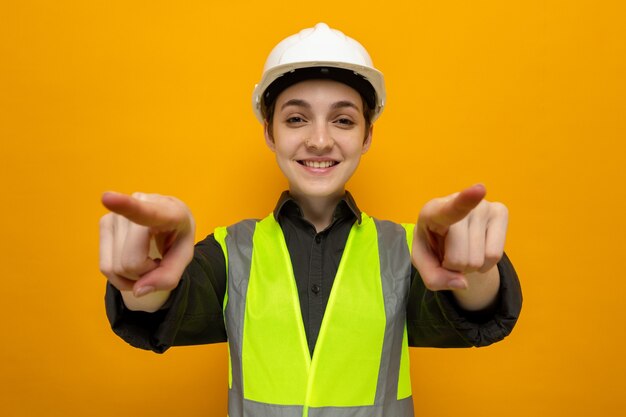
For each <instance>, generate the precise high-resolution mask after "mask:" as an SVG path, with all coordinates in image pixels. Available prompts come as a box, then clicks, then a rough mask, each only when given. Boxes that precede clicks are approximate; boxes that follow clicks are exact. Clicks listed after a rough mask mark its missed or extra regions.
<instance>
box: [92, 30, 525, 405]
mask: <svg viewBox="0 0 626 417" xmlns="http://www.w3.org/2000/svg"><path fill="white" fill-rule="evenodd" d="M384 103H385V89H384V81H383V76H382V74H381V73H380V72H378V71H377V70H376V69H375V68H374V67H373V65H372V62H371V59H370V57H369V55H368V54H367V52H366V51H365V49H364V48H363V47H362V46H361V45H360V44H359V43H357V42H356V41H355V40H353V39H351V38H348V37H346V36H345V35H344V34H342V33H341V32H339V31H337V30H333V29H330V28H329V27H328V26H327V25H325V24H322V23H320V24H318V25H316V26H315V27H314V28H311V29H305V30H303V31H301V32H300V33H298V34H296V35H293V36H290V37H289V38H287V39H285V40H283V41H282V42H281V43H279V44H278V45H277V46H276V47H275V48H274V50H273V51H272V53H271V54H270V56H269V58H268V60H267V62H266V65H265V70H264V74H263V77H262V80H261V82H260V83H259V84H258V85H257V86H256V88H255V91H254V96H253V106H254V111H255V113H256V115H257V117H258V118H259V120H260V121H262V123H263V124H264V132H265V140H266V143H267V146H268V147H269V149H270V150H271V151H272V152H274V153H275V155H276V161H277V163H278V165H279V167H280V169H281V170H282V172H283V174H284V175H285V177H286V178H287V180H288V182H289V191H286V192H284V193H283V194H282V195H281V196H280V198H279V200H278V203H277V205H276V208H275V210H274V212H273V213H272V214H271V215H270V216H268V217H267V218H265V219H262V220H245V221H242V222H240V223H237V224H235V225H233V226H230V227H228V228H218V229H217V230H216V231H215V233H214V234H212V235H210V236H209V237H207V238H206V239H205V240H203V241H202V242H200V243H198V244H197V245H196V246H195V248H194V244H193V236H194V220H193V217H192V215H191V212H190V211H189V209H188V208H187V206H186V205H185V204H184V203H182V202H181V201H179V200H177V199H176V198H174V197H167V196H160V195H147V194H140V193H137V194H134V195H133V196H126V195H122V194H117V193H105V194H104V196H103V199H102V200H103V204H104V205H105V206H106V207H107V208H108V209H109V210H110V211H111V213H109V214H107V215H105V216H104V217H103V218H102V220H101V237H100V248H101V249H100V251H101V252H100V263H101V270H102V272H103V273H104V275H106V277H107V278H108V280H109V285H108V287H107V312H108V314H109V319H110V321H111V324H112V327H113V329H114V331H115V332H116V333H117V334H119V335H120V336H121V337H122V338H124V339H125V340H126V341H128V342H129V343H130V344H132V345H134V346H137V347H140V348H144V349H151V350H154V351H156V352H163V351H165V350H166V349H168V348H169V347H170V346H174V345H187V344H200V343H214V342H223V341H228V343H229V356H230V358H229V359H230V368H229V415H230V416H231V417H235V416H302V415H305V416H306V415H311V416H335V415H336V416H412V415H413V405H412V404H413V403H412V398H411V385H410V373H409V362H408V358H409V356H408V346H433V347H461V346H484V345H487V344H490V343H493V342H496V341H498V340H500V339H502V338H504V337H505V336H506V335H507V334H508V333H509V332H510V331H511V329H512V328H513V326H514V324H515V322H516V320H517V317H518V315H519V311H520V308H521V292H520V288H519V283H518V281H517V277H516V275H515V271H514V270H513V267H512V266H511V264H510V262H509V261H508V259H507V258H506V256H504V254H503V248H504V241H505V236H506V228H507V217H508V214H507V209H506V207H505V206H503V205H502V204H500V203H493V202H488V201H486V200H485V199H484V196H485V193H486V191H485V188H484V187H483V186H482V185H475V186H472V187H469V188H467V189H465V190H462V191H460V192H458V193H455V194H453V195H450V196H447V197H443V198H437V199H434V200H432V201H430V202H428V203H427V204H426V205H425V206H424V207H423V208H422V209H421V211H420V212H419V218H418V221H417V224H415V225H407V224H396V223H392V222H388V221H381V220H378V219H375V218H372V217H369V216H368V215H367V214H365V213H364V212H362V211H360V209H359V208H358V207H357V205H356V203H355V201H354V199H353V198H352V196H351V195H350V193H349V192H347V191H346V189H345V185H346V182H347V181H348V180H349V179H350V177H351V176H352V174H353V173H354V172H355V170H356V169H357V167H358V164H359V161H360V159H361V156H362V155H363V154H364V153H365V152H367V151H368V149H369V147H370V144H371V140H372V133H373V128H372V126H373V122H374V121H375V120H376V119H377V118H378V116H379V115H380V113H381V111H382V110H383V108H384ZM151 241H153V242H156V247H157V249H158V251H159V254H158V256H151V255H154V248H152V251H151V247H150V246H151ZM145 312H150V313H151V314H145Z"/></svg>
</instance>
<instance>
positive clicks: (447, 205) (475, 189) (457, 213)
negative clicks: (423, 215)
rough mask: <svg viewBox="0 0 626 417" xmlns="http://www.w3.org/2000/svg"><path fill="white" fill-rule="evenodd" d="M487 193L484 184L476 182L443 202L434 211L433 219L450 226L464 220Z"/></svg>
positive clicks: (441, 224) (439, 223)
mask: <svg viewBox="0 0 626 417" xmlns="http://www.w3.org/2000/svg"><path fill="white" fill-rule="evenodd" d="M485 195H487V190H486V188H485V186H484V185H482V184H476V185H472V186H471V187H468V188H466V189H464V190H463V191H461V192H459V193H457V194H456V195H455V196H454V197H453V198H451V199H449V200H447V201H445V202H443V203H442V204H441V205H440V206H439V207H438V209H437V210H436V211H435V213H433V220H434V221H435V222H436V223H437V224H438V225H440V226H445V227H449V226H452V225H453V224H454V223H457V222H459V221H461V220H463V219H464V218H465V217H466V216H467V215H468V214H469V213H470V212H471V211H472V210H473V209H474V208H475V207H476V206H477V205H478V204H480V202H481V201H482V200H483V198H485Z"/></svg>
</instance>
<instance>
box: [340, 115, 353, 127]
mask: <svg viewBox="0 0 626 417" xmlns="http://www.w3.org/2000/svg"><path fill="white" fill-rule="evenodd" d="M335 123H337V124H339V125H342V126H353V125H354V122H353V121H352V120H350V119H348V118H346V117H342V118H340V119H337V120H336V121H335Z"/></svg>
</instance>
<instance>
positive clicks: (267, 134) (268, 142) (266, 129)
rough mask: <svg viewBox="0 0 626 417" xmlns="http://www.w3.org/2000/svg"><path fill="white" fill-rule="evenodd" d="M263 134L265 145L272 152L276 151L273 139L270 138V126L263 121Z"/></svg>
mask: <svg viewBox="0 0 626 417" xmlns="http://www.w3.org/2000/svg"><path fill="white" fill-rule="evenodd" d="M263 134H264V135H265V144H266V145H267V147H268V148H270V150H271V151H272V152H275V151H276V144H275V143H274V137H273V136H272V132H270V125H269V123H267V121H265V123H264V126H263Z"/></svg>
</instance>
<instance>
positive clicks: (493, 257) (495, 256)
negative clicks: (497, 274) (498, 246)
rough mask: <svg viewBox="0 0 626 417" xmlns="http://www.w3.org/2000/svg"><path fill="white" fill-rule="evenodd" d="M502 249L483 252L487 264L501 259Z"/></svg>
mask: <svg viewBox="0 0 626 417" xmlns="http://www.w3.org/2000/svg"><path fill="white" fill-rule="evenodd" d="M502 253H503V252H502V251H500V250H498V251H496V250H488V251H487V252H486V253H485V263H487V264H496V263H498V262H499V261H500V259H502Z"/></svg>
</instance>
